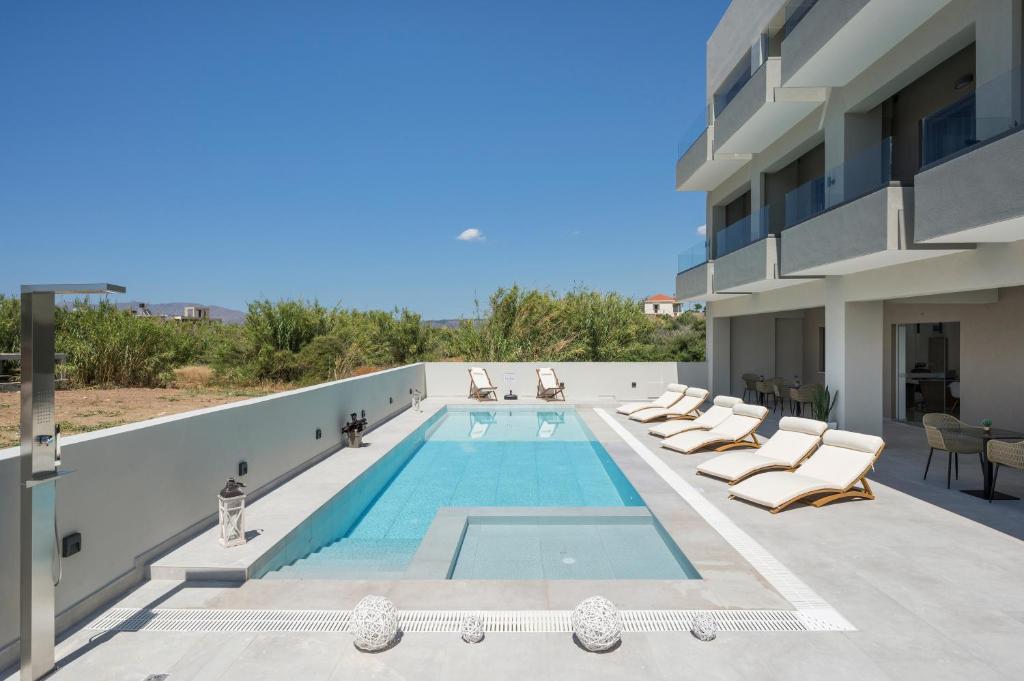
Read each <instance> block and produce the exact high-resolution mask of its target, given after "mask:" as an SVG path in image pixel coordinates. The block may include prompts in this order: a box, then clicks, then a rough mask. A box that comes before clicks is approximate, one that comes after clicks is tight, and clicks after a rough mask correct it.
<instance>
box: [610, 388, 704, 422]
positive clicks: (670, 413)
mask: <svg viewBox="0 0 1024 681" xmlns="http://www.w3.org/2000/svg"><path fill="white" fill-rule="evenodd" d="M707 399H708V391H707V390H705V389H704V388H687V389H686V392H685V393H683V399H681V400H679V401H678V402H676V403H675V404H673V405H672V406H671V407H668V408H667V409H641V410H640V411H638V412H637V413H635V414H633V415H631V416H630V417H629V418H631V419H632V420H634V421H640V422H641V423H650V422H651V421H657V420H660V419H693V418H694V417H696V416H699V415H700V408H699V407H700V405H702V404H704V402H705V401H706V400H707Z"/></svg>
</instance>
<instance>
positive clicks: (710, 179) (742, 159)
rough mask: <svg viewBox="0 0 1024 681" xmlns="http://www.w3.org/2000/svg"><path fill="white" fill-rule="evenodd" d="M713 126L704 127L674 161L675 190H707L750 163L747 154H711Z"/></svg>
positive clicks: (710, 189)
mask: <svg viewBox="0 0 1024 681" xmlns="http://www.w3.org/2000/svg"><path fill="white" fill-rule="evenodd" d="M714 134H715V126H714V124H712V125H709V126H707V127H706V128H705V129H704V131H703V132H702V133H701V134H700V136H699V137H697V139H696V140H695V141H694V142H693V143H692V144H691V145H690V146H689V148H687V149H686V150H685V151H683V152H682V153H681V154H680V155H679V160H677V161H676V189H677V190H678V191H689V192H708V191H712V190H713V189H715V188H716V187H718V185H720V184H721V183H722V182H724V181H725V180H727V179H728V178H729V177H731V176H732V175H734V174H735V173H736V172H738V171H739V170H740V169H741V168H743V166H745V165H746V164H747V163H749V162H750V159H751V155H750V154H724V153H719V154H716V153H713V152H712V145H713V141H714Z"/></svg>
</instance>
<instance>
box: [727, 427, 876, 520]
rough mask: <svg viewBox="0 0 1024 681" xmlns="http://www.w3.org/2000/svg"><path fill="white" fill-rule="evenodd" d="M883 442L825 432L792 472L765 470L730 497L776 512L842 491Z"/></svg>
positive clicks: (867, 465) (869, 463) (859, 475)
mask: <svg viewBox="0 0 1024 681" xmlns="http://www.w3.org/2000/svg"><path fill="white" fill-rule="evenodd" d="M884 446H885V443H884V442H883V441H882V438H880V437H875V436H874V435H862V434H860V433H851V432H849V431H845V430H829V431H825V434H824V435H823V436H822V445H821V446H820V447H818V449H817V451H815V452H814V454H812V455H811V458H809V459H807V461H805V462H804V463H803V464H801V465H800V466H799V467H798V468H797V469H796V471H794V472H792V473H790V472H787V471H769V472H767V473H760V474H758V475H755V476H753V477H750V478H747V479H746V480H744V481H742V482H740V483H737V484H736V485H734V486H732V487H730V488H729V493H730V494H731V495H732V496H735V497H739V498H741V499H746V500H747V501H752V502H754V503H755V504H760V505H762V506H767V507H768V508H771V509H777V508H779V507H781V506H783V505H785V504H787V503H789V502H790V501H792V500H794V499H798V498H801V497H804V496H808V495H811V494H817V493H821V492H842V491H845V490H848V489H850V488H851V487H852V486H853V485H855V484H856V483H857V481H858V480H860V479H861V478H863V477H864V476H865V475H867V472H868V470H869V469H870V468H871V466H872V465H873V464H874V461H875V459H876V458H877V457H878V454H879V453H880V452H881V451H882V448H883V447H884Z"/></svg>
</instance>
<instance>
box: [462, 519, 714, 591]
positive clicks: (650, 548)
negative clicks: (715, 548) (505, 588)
mask: <svg viewBox="0 0 1024 681" xmlns="http://www.w3.org/2000/svg"><path fill="white" fill-rule="evenodd" d="M697 577H698V574H697V571H696V570H695V569H694V568H693V566H692V565H691V564H690V562H689V561H688V560H687V559H686V557H685V556H684V555H683V554H682V552H681V551H679V549H678V548H677V547H676V545H675V544H674V543H673V542H672V540H671V539H670V538H669V537H668V536H666V535H665V534H664V531H663V530H662V529H661V527H660V526H659V525H658V524H657V523H656V521H655V520H654V519H653V518H652V517H651V516H650V515H646V516H635V517H621V518H615V517H603V518H595V517H587V516H580V517H576V518H572V517H551V518H528V517H521V518H470V519H469V522H468V523H467V525H466V528H465V534H464V536H463V538H462V545H461V546H460V547H459V551H458V555H457V557H456V561H455V566H454V568H453V569H452V571H451V578H452V579H696V578H697Z"/></svg>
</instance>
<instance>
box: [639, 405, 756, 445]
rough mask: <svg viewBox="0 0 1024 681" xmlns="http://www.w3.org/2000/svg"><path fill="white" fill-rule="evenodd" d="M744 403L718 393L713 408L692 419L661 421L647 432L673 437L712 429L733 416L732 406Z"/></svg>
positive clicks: (656, 435)
mask: <svg viewBox="0 0 1024 681" xmlns="http://www.w3.org/2000/svg"><path fill="white" fill-rule="evenodd" d="M737 404H743V400H741V399H740V398H738V397H731V396H729V395H716V396H715V399H714V401H713V402H712V403H711V408H710V409H708V410H707V411H706V412H704V413H703V414H701V415H700V416H698V417H697V418H695V419H694V420H692V421H678V420H677V421H666V422H665V423H659V424H658V425H656V426H654V427H653V428H651V429H650V430H648V431H647V432H648V433H650V434H651V435H653V436H655V437H672V436H673V435H678V434H679V433H685V432H687V431H690V430H711V429H712V428H714V427H715V426H717V425H718V424H719V423H721V422H722V421H724V420H725V419H727V418H729V417H730V416H732V408H733V407H735V406H736V405H737Z"/></svg>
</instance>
